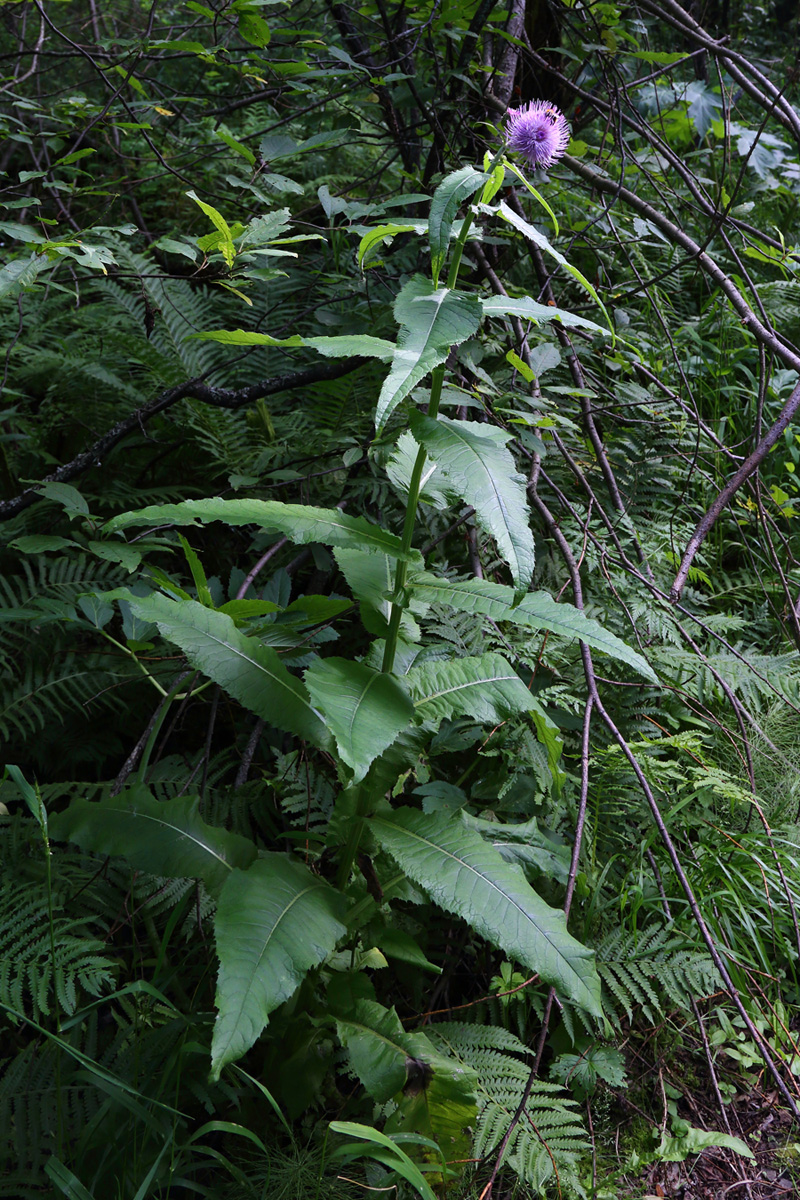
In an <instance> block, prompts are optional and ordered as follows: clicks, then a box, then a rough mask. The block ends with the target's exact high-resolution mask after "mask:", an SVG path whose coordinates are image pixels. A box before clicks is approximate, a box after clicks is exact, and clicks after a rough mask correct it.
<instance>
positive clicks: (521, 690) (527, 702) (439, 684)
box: [406, 654, 564, 787]
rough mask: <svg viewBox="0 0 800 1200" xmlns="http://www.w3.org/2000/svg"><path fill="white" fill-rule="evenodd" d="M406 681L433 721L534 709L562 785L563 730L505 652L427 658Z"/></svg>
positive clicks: (421, 711)
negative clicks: (537, 698) (558, 726)
mask: <svg viewBox="0 0 800 1200" xmlns="http://www.w3.org/2000/svg"><path fill="white" fill-rule="evenodd" d="M406 682H407V684H408V688H409V691H410V692H411V698H412V700H413V701H414V708H415V709H416V711H417V714H418V716H420V717H422V719H423V721H424V722H425V723H426V724H427V725H428V726H429V727H430V726H431V725H434V726H438V725H439V724H440V723H441V721H443V720H445V719H449V718H450V717H454V716H469V717H474V718H475V720H476V721H480V722H481V723H482V724H484V725H489V724H491V725H496V724H498V723H499V722H501V721H506V720H508V718H509V717H513V716H515V715H516V714H517V713H530V716H531V718H532V720H533V724H534V726H535V728H536V736H537V738H538V739H539V741H540V742H541V744H542V745H543V746H544V747H545V750H546V751H547V764H548V766H549V768H550V773H551V775H552V777H553V780H554V781H555V783H556V786H557V787H560V786H561V783H562V782H563V779H564V775H563V772H562V771H561V770H560V768H559V759H560V758H561V751H562V749H563V746H562V742H561V736H560V734H559V731H558V729H557V727H556V726H555V725H554V724H553V722H552V721H551V720H550V718H549V717H548V715H547V713H546V712H545V711H544V709H543V708H542V707H541V705H540V704H539V702H538V701H537V700H535V699H534V697H533V696H532V695H531V694H530V692H529V691H528V689H527V688H526V687H525V684H524V683H523V682H522V680H521V679H520V678H519V676H518V675H517V673H516V671H515V670H514V669H513V668H512V667H511V666H509V664H508V663H507V662H506V660H505V659H504V658H503V657H502V655H500V654H482V655H478V656H477V657H474V658H457V659H450V660H445V661H441V660H440V661H435V662H427V663H422V664H420V665H419V666H414V667H411V669H410V670H409V671H408V674H407V675H406Z"/></svg>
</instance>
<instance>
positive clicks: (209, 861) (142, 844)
mask: <svg viewBox="0 0 800 1200" xmlns="http://www.w3.org/2000/svg"><path fill="white" fill-rule="evenodd" d="M51 829H52V832H53V836H54V837H56V838H58V839H59V840H61V841H67V842H74V843H75V844H76V845H77V846H80V847H81V849H82V850H92V851H94V852H95V853H96V854H118V855H121V856H122V857H123V858H125V859H126V860H127V861H128V862H129V863H130V864H131V866H132V867H135V868H136V869H137V870H139V871H148V872H150V873H151V874H154V875H166V876H170V877H176V876H177V877H186V878H190V879H202V880H203V882H204V883H205V885H206V887H207V888H208V890H209V891H210V892H211V893H212V894H216V893H217V892H219V890H220V888H221V887H222V885H223V884H224V883H225V880H226V879H227V878H228V876H229V875H230V873H231V871H232V870H233V869H234V867H241V868H243V869H244V868H246V867H249V866H250V864H251V863H252V862H253V860H254V859H255V857H256V848H255V846H254V845H253V843H252V842H251V841H250V840H249V839H248V838H244V837H240V835H239V834H238V833H230V832H229V831H228V830H227V829H219V828H217V827H216V826H213V825H207V824H206V822H205V821H204V820H203V818H202V817H201V816H200V798H199V796H176V797H175V798H174V799H172V800H163V801H162V800H156V798H155V796H154V795H153V794H152V792H151V791H150V789H149V788H147V787H145V786H144V785H143V784H134V785H133V786H132V787H129V788H126V789H125V790H124V791H122V792H120V793H119V795H117V796H106V797H105V798H104V799H103V800H101V801H99V802H92V801H89V800H83V799H80V798H78V799H76V800H73V801H72V803H71V804H70V806H69V808H67V809H66V810H65V811H64V812H61V813H56V814H55V815H54V816H53V817H52V818H51Z"/></svg>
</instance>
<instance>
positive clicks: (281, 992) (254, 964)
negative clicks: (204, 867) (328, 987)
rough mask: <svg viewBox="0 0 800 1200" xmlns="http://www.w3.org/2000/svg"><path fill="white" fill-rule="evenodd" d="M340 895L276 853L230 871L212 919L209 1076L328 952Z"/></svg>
mask: <svg viewBox="0 0 800 1200" xmlns="http://www.w3.org/2000/svg"><path fill="white" fill-rule="evenodd" d="M344 907H345V900H344V897H343V896H342V895H341V894H340V893H339V892H336V891H334V889H333V888H332V887H330V886H329V885H328V884H327V883H325V881H324V880H322V879H320V878H319V877H318V876H317V875H313V874H312V873H311V871H309V870H308V868H307V867H305V866H303V864H302V863H300V862H297V861H296V860H295V859H291V858H288V857H286V856H285V855H283V854H264V855H263V856H262V857H261V858H259V859H258V861H257V862H255V863H253V865H252V867H250V869H249V870H248V871H234V872H233V874H232V875H231V877H230V879H229V880H228V881H227V883H226V884H225V887H224V888H223V889H222V895H221V896H220V900H219V907H218V908H217V915H216V919H215V928H216V939H217V954H218V955H219V976H218V979H217V1009H218V1015H217V1021H216V1024H215V1026H214V1036H213V1039H212V1042H211V1070H212V1077H213V1078H215V1079H217V1078H219V1073H220V1071H221V1070H222V1068H223V1067H224V1066H225V1064H226V1063H229V1062H233V1061H234V1060H235V1059H237V1058H241V1056H242V1055H243V1054H244V1053H245V1052H246V1051H247V1050H249V1049H250V1047H251V1046H252V1045H253V1043H254V1042H255V1040H256V1038H257V1037H258V1036H259V1035H260V1033H261V1032H262V1030H263V1029H264V1027H265V1026H266V1024H267V1021H268V1019H269V1015H270V1013H271V1012H273V1011H274V1009H276V1008H277V1007H278V1005H279V1004H283V1002H284V1000H288V999H289V997H290V996H291V995H292V994H293V993H294V992H295V991H296V990H297V988H298V987H299V986H300V984H301V983H302V982H303V979H304V978H305V976H306V974H307V973H308V971H310V970H311V968H312V967H316V966H318V965H319V964H320V963H321V962H322V961H323V960H324V959H325V958H327V957H328V955H329V954H330V953H331V952H332V951H333V949H334V948H335V946H336V943H337V942H338V940H339V938H341V937H344V935H345V933H346V929H345V927H344V925H343V924H342V920H341V918H342V915H343V911H344Z"/></svg>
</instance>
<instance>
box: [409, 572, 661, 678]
mask: <svg viewBox="0 0 800 1200" xmlns="http://www.w3.org/2000/svg"><path fill="white" fill-rule="evenodd" d="M408 587H409V590H410V592H411V595H412V596H414V597H416V598H418V599H420V600H425V601H427V602H428V603H429V604H445V605H447V606H448V607H450V608H455V609H458V610H460V611H461V612H471V613H478V614H481V615H482V616H486V617H489V618H491V620H493V621H512V622H513V623H514V624H515V625H525V626H527V628H529V629H549V630H550V631H551V633H557V634H560V635H561V636H562V637H569V638H579V639H580V640H581V641H582V642H585V643H586V645H587V646H591V647H592V649H593V650H601V651H602V652H603V654H608V655H609V656H610V657H611V658H617V659H619V660H620V662H624V663H627V664H628V666H629V667H632V668H633V670H634V671H637V672H638V673H639V674H640V675H643V676H644V677H645V679H649V680H650V682H651V683H658V677H657V676H656V674H655V672H654V671H653V668H652V667H651V666H650V664H649V663H648V661H647V659H645V658H643V657H642V655H641V654H638V653H637V652H636V651H635V650H632V649H631V647H630V646H628V645H626V644H625V642H623V641H622V639H621V638H618V637H617V636H616V634H614V633H610V632H609V630H607V629H604V628H603V626H602V625H600V624H599V622H597V621H595V620H594V619H593V618H592V617H587V616H586V615H585V613H582V612H581V611H580V609H577V608H575V606H574V605H572V604H564V603H562V602H561V601H556V600H554V599H553V597H552V596H551V595H549V593H547V592H529V593H528V594H527V596H525V597H524V598H523V599H522V600H521V601H520V603H519V604H517V605H515V604H514V594H513V592H512V591H511V588H510V587H505V586H503V585H502V584H499V583H492V582H491V580H488V579H467V580H453V579H439V578H437V577H436V576H434V575H429V574H427V573H425V574H424V575H423V574H420V575H417V576H414V577H412V578H411V579H410V580H409V582H408Z"/></svg>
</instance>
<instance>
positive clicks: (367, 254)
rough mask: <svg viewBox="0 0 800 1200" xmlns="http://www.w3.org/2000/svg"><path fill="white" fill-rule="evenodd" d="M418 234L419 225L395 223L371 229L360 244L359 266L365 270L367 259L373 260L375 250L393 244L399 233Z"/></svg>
mask: <svg viewBox="0 0 800 1200" xmlns="http://www.w3.org/2000/svg"><path fill="white" fill-rule="evenodd" d="M415 232H417V224H416V223H415V224H401V223H397V222H393V223H391V224H389V225H378V226H376V227H375V229H370V231H369V232H368V233H365V234H364V236H363V237H362V239H361V241H360V242H359V244H358V255H357V257H358V265H359V267H360V268H361V270H362V271H363V270H364V265H365V263H366V262H367V259H369V258H371V256H372V252H373V250H375V248H376V247H377V246H380V245H383V244H384V243H389V244H390V243H391V241H392V239H393V238H394V236H395V235H396V234H398V233H415Z"/></svg>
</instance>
